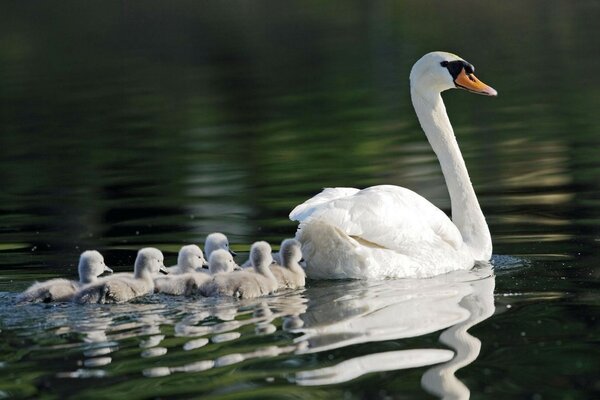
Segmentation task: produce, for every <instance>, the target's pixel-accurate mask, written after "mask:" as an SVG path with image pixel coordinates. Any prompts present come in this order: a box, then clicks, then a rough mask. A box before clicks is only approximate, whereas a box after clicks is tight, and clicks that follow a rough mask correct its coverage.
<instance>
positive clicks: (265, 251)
mask: <svg viewBox="0 0 600 400" xmlns="http://www.w3.org/2000/svg"><path fill="white" fill-rule="evenodd" d="M250 262H252V266H253V267H254V269H257V270H262V269H264V268H267V269H268V268H269V265H271V264H272V263H273V256H272V255H271V246H270V245H269V243H267V242H262V241H261V242H255V243H254V244H253V245H252V247H251V248H250Z"/></svg>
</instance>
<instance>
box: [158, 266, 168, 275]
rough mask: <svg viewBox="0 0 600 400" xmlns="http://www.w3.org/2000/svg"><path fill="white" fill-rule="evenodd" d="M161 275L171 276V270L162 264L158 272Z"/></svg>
mask: <svg viewBox="0 0 600 400" xmlns="http://www.w3.org/2000/svg"><path fill="white" fill-rule="evenodd" d="M158 272H160V273H161V274H165V275H169V270H168V269H167V267H165V265H164V264H161V266H160V269H159V270H158Z"/></svg>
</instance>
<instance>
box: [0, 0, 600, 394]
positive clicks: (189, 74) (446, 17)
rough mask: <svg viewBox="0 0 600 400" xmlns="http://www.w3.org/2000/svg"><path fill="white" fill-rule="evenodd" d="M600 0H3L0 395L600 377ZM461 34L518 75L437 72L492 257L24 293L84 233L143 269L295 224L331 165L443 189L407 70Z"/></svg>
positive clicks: (547, 382)
mask: <svg viewBox="0 0 600 400" xmlns="http://www.w3.org/2000/svg"><path fill="white" fill-rule="evenodd" d="M599 11H600V7H599V6H598V4H597V2H593V1H579V2H568V1H551V2H536V1H525V2H521V3H520V5H519V7H514V6H513V5H511V4H509V3H507V4H501V3H497V4H496V3H493V4H481V3H480V2H475V1H468V2H454V1H449V2H448V1H447V2H443V4H441V3H439V2H421V1H419V2H416V1H408V2H353V3H347V2H329V3H326V4H325V3H322V2H297V3H286V4H285V5H283V4H280V3H279V2H265V1H255V2H233V3H231V2H228V3H221V2H202V3H198V4H196V3H194V2H178V3H175V4H172V3H169V4H163V3H161V2H155V3H152V2H145V3H144V4H133V3H115V4H107V3H105V2H102V3H100V2H98V3H93V2H92V3H90V2H86V4H85V5H83V4H79V3H77V2H67V3H65V2H61V3H60V4H58V3H57V4H50V3H43V4H36V7H28V6H27V5H25V4H21V3H18V2H16V3H14V2H13V3H7V4H4V5H3V12H2V13H1V14H0V15H1V16H0V19H1V20H2V23H0V27H1V28H0V82H1V84H0V109H1V110H2V111H1V112H0V118H1V122H2V124H1V126H2V135H0V160H1V162H2V168H0V183H1V185H2V188H3V190H2V191H0V252H1V255H2V256H1V257H0V268H2V274H1V276H0V299H1V304H2V306H1V307H0V339H1V340H0V344H1V352H0V370H1V372H2V373H0V397H9V398H86V399H88V398H106V397H111V398H119V397H126V398H131V399H136V398H155V397H167V398H191V397H201V396H205V397H213V398H219V397H226V396H227V397H231V398H257V397H260V398H282V397H289V398H294V397H303V398H340V397H345V398H388V397H390V398H415V399H422V398H436V397H443V396H446V398H467V397H469V396H470V397H471V398H473V399H482V398H497V399H500V398H508V399H514V398H524V399H552V398H558V399H590V398H597V397H600V393H599V392H600V380H599V379H598V376H600V368H599V367H598V366H599V365H600V363H599V362H598V361H599V358H600V357H599V354H598V346H597V343H598V340H599V335H598V332H599V330H598V305H599V297H598V292H597V286H598V278H599V275H600V270H599V269H598V264H599V261H600V257H599V256H598V248H599V245H600V232H599V227H600V223H599V220H598V217H597V216H598V215H599V212H600V202H599V201H598V199H599V198H600V195H599V194H600V184H599V182H600V176H599V175H600V161H598V157H597V156H596V153H597V151H596V149H597V148H598V145H599V144H600V136H599V135H598V126H600V123H599V122H600V121H599V118H598V114H597V109H598V106H599V104H598V98H600V96H598V89H597V88H598V87H599V83H600V82H599V80H598V76H597V71H598V67H599V61H600V56H599V55H598V53H597V51H595V49H597V48H598V35H597V28H596V25H597V20H598V17H599V16H600V15H599ZM438 49H440V50H449V51H453V52H456V53H457V54H460V55H461V56H463V57H465V58H466V59H467V60H468V61H470V62H471V63H473V64H474V65H475V66H476V67H477V73H478V76H479V77H480V78H481V79H482V80H483V81H484V82H486V83H488V84H490V85H491V86H493V87H494V88H496V89H497V90H498V92H499V93H500V95H499V97H498V98H496V99H489V98H484V97H480V96H474V95H471V94H468V93H465V92H459V91H454V92H449V93H446V94H445V95H444V98H445V101H446V105H447V108H448V112H449V114H450V118H451V121H452V122H453V125H454V129H455V131H456V133H457V136H458V139H459V143H460V145H461V149H462V151H463V155H464V157H465V160H466V163H467V166H468V168H469V172H470V174H471V178H472V180H473V182H474V185H475V188H476V191H477V193H478V196H479V199H480V202H481V205H482V208H483V210H484V213H485V214H486V217H487V220H488V223H489V225H490V229H491V232H492V236H493V240H494V257H493V259H492V266H488V265H481V266H478V267H477V268H476V269H474V270H473V271H467V272H459V273H454V274H449V275H446V276H440V277H437V278H434V279H429V280H421V281H415V280H388V281H383V282H355V281H351V282H345V281H340V282H337V281H336V282H314V281H313V282H309V285H308V287H307V288H306V289H305V290H302V291H296V292H288V293H281V294H277V295H276V296H272V297H268V298H264V299H257V300H253V301H247V302H234V301H229V300H212V299H179V298H171V297H167V296H161V295H154V296H150V297H148V298H145V299H143V300H139V301H136V302H134V303H132V304H124V305H118V306H89V307H75V306H73V305H69V304H64V305H34V306H17V305H15V304H14V298H15V294H16V293H17V292H19V291H21V290H23V289H24V288H26V287H27V286H28V285H29V284H30V283H31V282H32V281H34V280H43V279H47V278H51V277H56V276H69V277H72V276H74V275H75V274H76V268H75V265H76V262H77V257H78V255H79V253H80V252H81V251H82V250H84V249H89V248H96V249H98V250H100V251H101V252H102V253H103V254H104V255H105V257H106V259H107V263H108V264H109V265H110V266H114V267H115V270H118V271H125V270H129V269H130V268H131V267H130V266H131V265H132V263H133V258H134V256H135V252H136V250H137V249H138V248H140V247H142V246H149V245H152V246H157V247H159V248H160V249H162V250H163V251H164V252H165V254H166V256H167V261H170V262H174V261H175V257H176V251H177V249H178V248H179V247H180V246H181V245H182V244H185V243H202V242H203V240H204V237H205V236H206V235H207V234H208V233H210V232H213V231H223V232H225V233H227V235H228V236H229V238H230V241H231V242H232V244H233V248H234V250H236V251H238V252H240V253H241V255H240V258H242V259H243V258H244V257H245V256H247V251H248V249H249V246H250V244H251V243H252V242H253V241H255V240H258V239H263V240H268V241H270V242H271V243H273V244H277V243H279V242H280V241H281V240H282V239H283V238H286V237H290V236H292V235H293V234H294V231H295V224H294V223H293V222H291V221H289V220H287V214H288V213H289V211H290V210H291V209H292V208H293V207H294V206H295V205H296V204H298V203H300V202H301V201H303V200H305V199H306V198H308V197H309V196H311V195H313V194H315V193H317V192H318V191H319V190H320V188H321V187H324V186H355V187H365V186H368V185H372V184H379V183H390V184H398V185H402V186H405V187H408V188H411V189H413V190H415V191H417V192H418V193H421V194H423V195H424V196H425V197H427V198H428V199H430V200H431V201H432V202H433V203H434V204H436V205H438V206H439V207H441V208H442V209H444V210H446V211H449V200H448V197H447V192H446V189H445V187H444V183H443V179H442V176H441V172H440V170H439V166H438V164H437V161H436V160H435V158H434V156H433V153H432V152H431V150H430V148H429V147H428V144H427V142H426V140H425V138H424V135H423V134H422V132H421V130H420V128H419V126H418V124H417V121H416V117H415V116H414V112H413V110H412V108H411V105H410V99H409V95H408V72H409V69H410V66H411V65H412V63H413V62H414V61H415V60H416V59H418V58H419V57H420V56H421V55H422V54H424V53H426V52H428V51H431V50H438Z"/></svg>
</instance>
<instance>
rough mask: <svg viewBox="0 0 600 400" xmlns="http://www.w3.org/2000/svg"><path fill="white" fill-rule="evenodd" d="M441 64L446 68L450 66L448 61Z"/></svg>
mask: <svg viewBox="0 0 600 400" xmlns="http://www.w3.org/2000/svg"><path fill="white" fill-rule="evenodd" d="M440 65H441V66H442V67H444V68H446V67H447V66H448V61H442V62H441V63H440Z"/></svg>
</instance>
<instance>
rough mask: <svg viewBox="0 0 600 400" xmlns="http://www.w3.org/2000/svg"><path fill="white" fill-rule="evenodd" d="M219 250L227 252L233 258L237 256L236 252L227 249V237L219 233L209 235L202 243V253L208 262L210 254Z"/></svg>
mask: <svg viewBox="0 0 600 400" xmlns="http://www.w3.org/2000/svg"><path fill="white" fill-rule="evenodd" d="M219 249H223V250H227V251H228V252H229V253H231V255H232V256H233V257H235V256H237V254H236V252H235V251H233V250H231V249H230V248H229V240H228V239H227V236H225V235H224V234H222V233H220V232H214V233H211V234H210V235H208V236H207V237H206V240H205V241H204V253H206V259H207V260H210V255H211V254H212V252H213V251H215V250H219Z"/></svg>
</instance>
